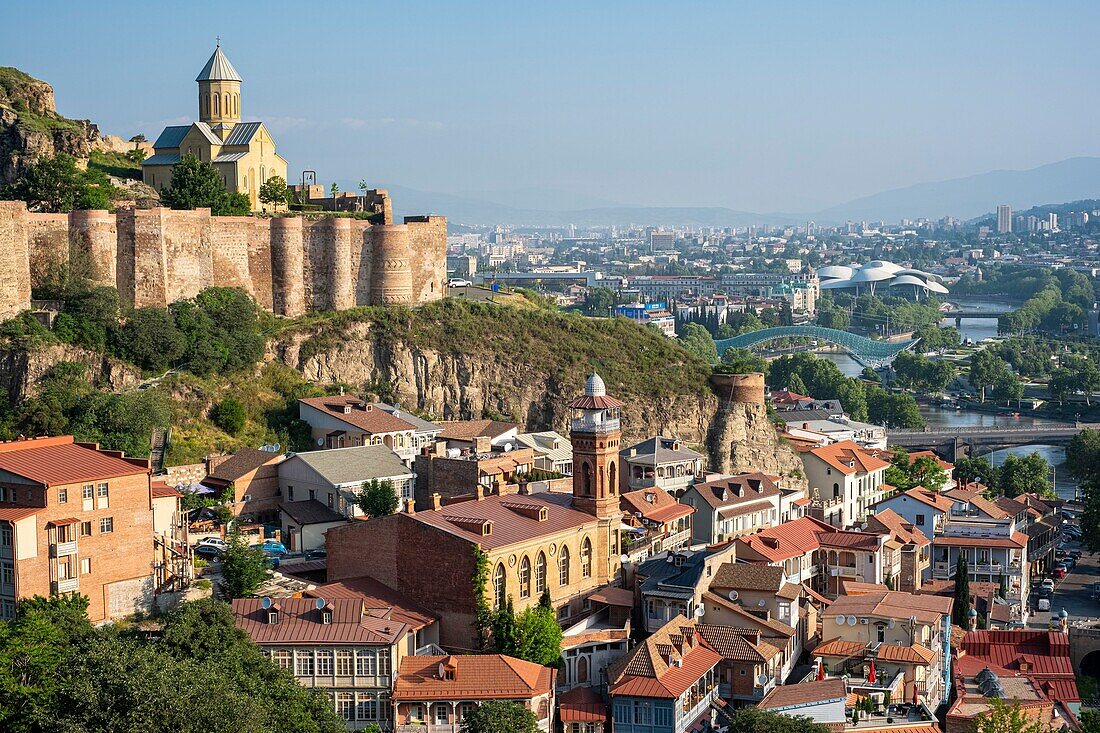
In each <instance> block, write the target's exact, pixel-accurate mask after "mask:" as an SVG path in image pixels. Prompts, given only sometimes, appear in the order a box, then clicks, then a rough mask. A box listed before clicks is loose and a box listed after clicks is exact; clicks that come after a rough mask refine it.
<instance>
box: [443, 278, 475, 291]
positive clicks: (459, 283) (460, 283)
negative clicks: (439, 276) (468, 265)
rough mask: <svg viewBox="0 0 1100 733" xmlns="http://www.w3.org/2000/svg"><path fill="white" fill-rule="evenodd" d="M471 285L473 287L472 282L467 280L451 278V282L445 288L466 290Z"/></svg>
mask: <svg viewBox="0 0 1100 733" xmlns="http://www.w3.org/2000/svg"><path fill="white" fill-rule="evenodd" d="M471 285H473V283H472V282H470V281H469V280H463V279H462V278H460V277H456V278H452V279H451V281H450V282H449V283H447V287H449V288H468V287H470V286H471Z"/></svg>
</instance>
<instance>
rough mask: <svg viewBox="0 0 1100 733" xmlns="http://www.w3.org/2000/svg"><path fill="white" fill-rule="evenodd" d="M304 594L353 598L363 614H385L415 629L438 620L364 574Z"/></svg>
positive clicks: (429, 612) (319, 596) (433, 615)
mask: <svg viewBox="0 0 1100 733" xmlns="http://www.w3.org/2000/svg"><path fill="white" fill-rule="evenodd" d="M305 595H306V596H307V597H309V598H324V599H325V600H335V599H338V598H351V599H355V600H358V601H360V602H361V603H362V604H363V608H364V609H366V611H367V613H370V614H372V615H379V613H380V612H387V611H388V612H389V617H390V618H392V619H393V620H394V621H399V622H401V623H405V624H408V625H409V626H411V627H412V628H413V629H416V630H420V629H422V628H424V627H426V626H431V625H432V624H434V623H435V622H436V621H437V620H438V617H437V616H436V615H435V614H434V613H432V612H431V611H428V610H426V609H424V608H423V607H421V606H419V605H417V604H416V603H415V602H414V601H412V600H410V599H408V598H406V597H405V596H404V595H402V594H401V593H398V592H397V591H395V590H393V589H392V588H390V587H389V586H387V585H384V584H382V583H380V582H379V581H377V580H375V579H374V578H371V577H368V576H366V575H364V576H361V577H358V578H346V579H344V580H340V581H337V582H335V583H328V584H326V585H319V586H317V587H316V588H313V589H311V590H307V591H306V592H305Z"/></svg>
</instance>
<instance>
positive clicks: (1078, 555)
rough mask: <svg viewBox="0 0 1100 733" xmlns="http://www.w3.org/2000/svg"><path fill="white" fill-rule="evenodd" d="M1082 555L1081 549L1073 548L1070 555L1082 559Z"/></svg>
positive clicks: (1075, 558)
mask: <svg viewBox="0 0 1100 733" xmlns="http://www.w3.org/2000/svg"><path fill="white" fill-rule="evenodd" d="M1081 555H1082V553H1081V551H1080V550H1073V551H1071V552H1070V553H1069V556H1070V557H1072V558H1073V559H1074V560H1080V559H1081Z"/></svg>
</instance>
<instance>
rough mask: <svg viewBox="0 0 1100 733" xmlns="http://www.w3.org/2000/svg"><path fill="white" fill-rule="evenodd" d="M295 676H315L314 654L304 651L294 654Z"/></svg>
mask: <svg viewBox="0 0 1100 733" xmlns="http://www.w3.org/2000/svg"><path fill="white" fill-rule="evenodd" d="M294 674H295V675H297V676H298V677H312V676H313V652H311V651H304V650H298V651H296V652H294Z"/></svg>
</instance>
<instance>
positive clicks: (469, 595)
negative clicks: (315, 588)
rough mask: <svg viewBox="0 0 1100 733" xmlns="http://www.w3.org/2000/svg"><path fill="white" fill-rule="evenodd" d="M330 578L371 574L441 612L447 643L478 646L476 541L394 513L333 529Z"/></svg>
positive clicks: (327, 541)
mask: <svg viewBox="0 0 1100 733" xmlns="http://www.w3.org/2000/svg"><path fill="white" fill-rule="evenodd" d="M325 545H326V549H327V551H328V581H329V582H333V581H336V580H344V579H346V578H356V577H360V576H363V575H369V576H370V577H372V578H374V579H375V580H378V581H380V582H382V583H383V584H385V585H387V586H389V587H390V588H393V589H394V590H396V591H398V592H400V593H402V594H404V595H406V596H407V597H408V598H409V599H411V600H414V601H416V602H417V603H418V604H420V605H421V606H424V607H425V608H429V609H431V610H433V611H435V612H437V613H439V614H440V616H441V621H440V629H439V639H440V643H441V644H442V645H443V646H445V647H454V648H459V649H471V648H473V646H474V629H473V619H474V602H473V586H472V584H471V578H472V576H473V572H474V556H473V545H471V544H470V543H469V542H466V541H465V540H462V539H460V538H458V537H455V536H454V535H451V534H448V533H446V532H442V531H440V530H438V529H435V528H434V527H430V526H429V525H426V524H423V523H422V522H417V521H416V520H415V519H413V518H411V517H409V516H408V515H406V514H393V515H390V516H388V517H382V518H380V519H372V520H370V521H369V522H356V523H354V524H350V525H347V526H344V527H335V528H333V529H330V530H329V531H328V533H327V534H326V535H325Z"/></svg>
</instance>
